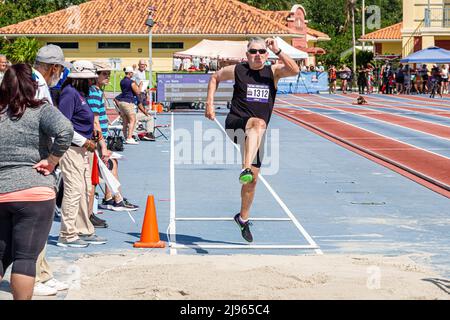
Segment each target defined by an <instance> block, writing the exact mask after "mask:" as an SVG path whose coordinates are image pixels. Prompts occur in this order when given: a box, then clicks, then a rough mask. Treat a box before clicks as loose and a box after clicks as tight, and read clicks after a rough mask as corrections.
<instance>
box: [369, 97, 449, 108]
mask: <svg viewBox="0 0 450 320" xmlns="http://www.w3.org/2000/svg"><path fill="white" fill-rule="evenodd" d="M419 98H420V97H419ZM421 98H425V97H421ZM377 99H383V100H386V101H390V102H395V100H389V99H385V98H379V97H377ZM395 99H396V100H397V101H402V100H401V99H403V100H406V101H404V102H405V103H411V102H415V104H411V105H413V106H416V107H419V106H420V105H421V104H425V105H429V106H431V107H444V108H447V109H448V107H450V106H449V100H440V101H430V100H420V99H419V100H416V99H414V98H408V97H407V96H402V97H395ZM444 101H445V102H446V103H444Z"/></svg>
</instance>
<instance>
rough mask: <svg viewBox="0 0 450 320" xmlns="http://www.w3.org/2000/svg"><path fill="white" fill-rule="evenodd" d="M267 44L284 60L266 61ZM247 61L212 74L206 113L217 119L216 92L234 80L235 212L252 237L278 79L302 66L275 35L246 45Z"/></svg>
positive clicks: (229, 124)
mask: <svg viewBox="0 0 450 320" xmlns="http://www.w3.org/2000/svg"><path fill="white" fill-rule="evenodd" d="M267 48H269V49H270V50H271V51H272V52H273V53H275V54H276V55H277V56H278V57H279V60H280V62H281V63H279V64H274V65H266V61H267V59H268V57H269V53H268V50H267ZM247 59H248V62H243V63H240V64H237V65H233V66H227V67H225V68H223V69H221V70H220V71H218V72H216V73H215V74H213V75H212V77H211V80H210V82H209V85H208V97H207V100H206V112H205V116H206V117H207V118H208V119H210V120H214V119H215V117H216V116H215V109H214V94H215V93H216V90H217V87H218V85H219V83H220V82H221V81H226V80H234V81H235V84H234V92H233V99H232V101H231V109H230V113H229V115H228V117H227V119H226V121H225V128H226V131H227V134H228V136H229V137H230V138H231V139H232V140H233V142H234V143H238V144H239V145H240V146H241V153H242V157H243V164H242V169H243V170H242V172H241V174H240V176H239V181H240V183H241V184H242V185H243V186H242V191H241V211H240V213H238V214H236V215H235V216H234V220H235V221H236V223H237V224H238V225H239V227H240V229H241V233H242V237H243V238H244V239H245V240H246V241H248V242H252V241H253V236H252V234H251V232H250V224H249V221H248V219H249V213H250V207H251V205H252V202H253V198H254V195H255V189H256V182H257V178H258V174H259V171H260V168H261V163H262V158H263V151H262V150H260V146H261V142H262V141H263V138H264V135H265V132H266V129H267V126H268V124H269V121H270V117H271V115H272V110H273V106H274V103H275V96H276V93H277V84H278V80H279V79H280V78H283V77H290V76H296V75H297V74H298V73H299V72H300V70H299V68H298V66H297V64H296V63H295V61H294V60H293V59H292V58H290V57H289V56H288V55H287V54H285V53H284V52H282V50H281V49H280V48H279V47H278V44H277V42H276V40H275V39H272V38H269V39H266V40H264V39H261V38H254V39H251V40H250V41H249V42H248V45H247Z"/></svg>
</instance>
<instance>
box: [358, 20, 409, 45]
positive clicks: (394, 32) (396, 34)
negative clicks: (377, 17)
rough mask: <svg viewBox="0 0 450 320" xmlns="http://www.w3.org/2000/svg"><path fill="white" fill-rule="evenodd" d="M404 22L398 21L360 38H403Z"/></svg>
mask: <svg viewBox="0 0 450 320" xmlns="http://www.w3.org/2000/svg"><path fill="white" fill-rule="evenodd" d="M402 28H403V23H402V22H400V23H397V24H394V25H392V26H389V27H386V28H383V29H380V30H377V31H374V32H371V33H368V34H366V35H365V36H364V37H361V38H360V40H399V41H401V40H402Z"/></svg>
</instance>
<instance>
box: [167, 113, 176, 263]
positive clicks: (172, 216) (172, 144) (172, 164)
mask: <svg viewBox="0 0 450 320" xmlns="http://www.w3.org/2000/svg"><path fill="white" fill-rule="evenodd" d="M174 126H175V121H174V116H173V112H172V115H171V128H170V134H171V137H170V222H169V237H168V240H169V246H170V242H171V241H173V242H175V243H176V242H177V237H176V232H177V229H176V228H177V227H176V220H175V217H176V207H175V154H174V151H175V134H174V131H175V129H174ZM170 254H171V255H176V254H177V249H176V248H173V247H172V246H170Z"/></svg>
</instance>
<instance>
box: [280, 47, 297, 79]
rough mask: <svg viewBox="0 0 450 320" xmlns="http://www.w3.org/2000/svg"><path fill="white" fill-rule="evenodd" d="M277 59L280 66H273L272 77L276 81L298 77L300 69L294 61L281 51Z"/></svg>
mask: <svg viewBox="0 0 450 320" xmlns="http://www.w3.org/2000/svg"><path fill="white" fill-rule="evenodd" d="M278 59H280V61H281V63H282V64H276V65H274V67H275V70H274V75H275V78H276V79H280V78H285V77H292V76H296V75H298V73H299V72H300V68H299V67H298V65H297V63H296V62H295V61H294V59H292V58H291V57H289V56H288V55H287V54H286V53H284V52H283V51H281V53H280V54H279V55H278Z"/></svg>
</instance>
